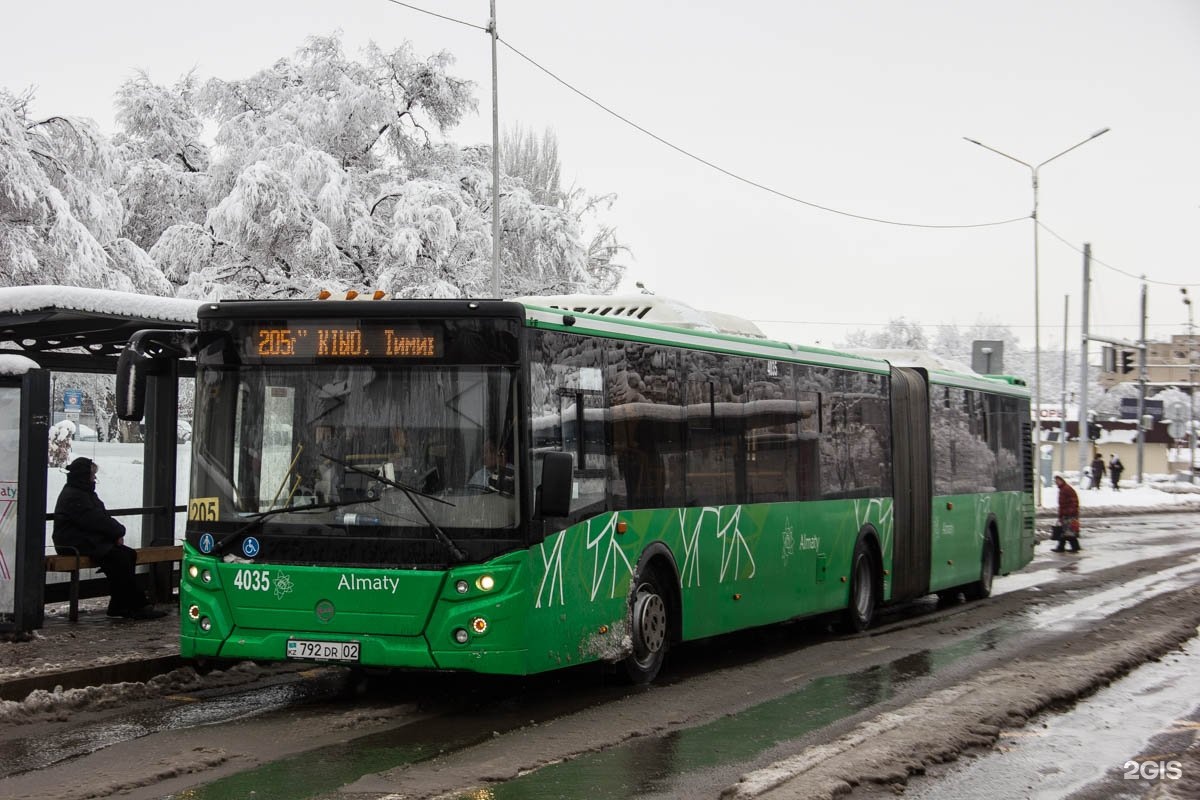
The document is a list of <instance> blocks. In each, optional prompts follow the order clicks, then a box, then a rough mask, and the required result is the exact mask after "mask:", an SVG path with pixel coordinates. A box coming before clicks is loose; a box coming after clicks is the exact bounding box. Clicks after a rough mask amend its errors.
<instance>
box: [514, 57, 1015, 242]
mask: <svg viewBox="0 0 1200 800" xmlns="http://www.w3.org/2000/svg"><path fill="white" fill-rule="evenodd" d="M497 39H498V40H499V41H500V43H501V44H503V45H504V46H505V47H507V48H508V49H509V50H511V51H512V52H513V53H515V54H517V55H518V56H520V57H521V58H523V59H525V60H526V61H528V62H529V63H530V64H532V65H533V66H534V67H536V68H538V69H539V70H541V71H542V72H544V73H546V75H548V76H550V77H551V78H552V79H553V80H555V81H557V82H558V83H560V84H562V85H563V86H565V87H566V88H568V89H570V90H571V91H572V92H574V93H575V94H577V95H579V96H580V97H582V98H583V99H584V100H587V101H588V102H589V103H591V104H592V105H594V106H596V107H597V108H599V109H600V110H602V111H604V112H605V113H606V114H609V115H611V116H613V117H615V118H616V119H619V120H620V121H621V122H624V123H625V124H626V125H629V126H630V127H632V128H634V129H636V130H638V131H640V132H642V133H644V134H645V135H647V136H649V137H650V138H651V139H654V140H655V141H657V142H659V143H660V144H663V145H666V146H667V147H669V148H671V149H672V150H674V151H675V152H677V153H679V154H680V155H683V156H686V157H688V158H690V159H692V160H693V161H698V162H699V163H701V164H703V165H704V166H706V167H708V168H710V169H714V170H716V171H717V172H720V173H721V174H722V175H725V176H727V177H730V178H733V179H734V180H736V181H740V182H741V183H744V184H746V185H748V186H753V187H754V188H756V189H761V190H762V191H764V192H769V193H770V194H773V195H775V196H776V197H781V198H783V199H784V200H790V201H791V202H793V203H799V204H801V205H805V206H808V207H810V208H817V209H820V210H821V211H828V212H829V213H831V214H838V215H840V216H843V217H851V218H852V219H861V220H865V221H867V222H878V223H881V224H883V225H898V226H901V227H905V228H939V229H944V228H988V227H993V226H996V225H1009V224H1011V223H1013V222H1020V221H1022V220H1025V219H1029V216H1030V215H1028V214H1027V215H1025V216H1021V217H1013V218H1012V219H1003V220H995V221H993V222H975V223H968V224H960V225H933V224H927V223H919V222H900V221H897V220H892V219H882V218H880V217H870V216H866V215H864V214H854V213H852V212H849V211H842V210H840V209H837V208H832V207H830V206H825V205H821V204H820V203H814V202H812V201H810V200H803V199H801V198H799V197H796V196H795V195H790V194H788V193H787V192H782V191H780V190H778V189H773V188H771V187H770V186H767V185H765V184H762V183H759V182H758V181H754V180H751V179H750V178H746V177H743V176H741V175H738V174H737V173H736V172H731V171H730V170H727V169H725V168H724V167H722V166H719V165H717V164H714V163H713V162H711V161H709V160H707V159H705V158H702V157H700V156H698V155H696V154H695V153H692V152H690V151H688V150H685V149H684V148H682V147H680V146H679V145H677V144H674V143H672V142H670V141H667V140H666V139H664V138H663V137H661V136H659V135H658V134H656V133H654V132H653V131H650V130H647V129H646V128H644V127H642V126H641V125H639V124H638V123H636V122H634V121H633V120H631V119H629V118H628V117H625V116H623V115H621V114H619V113H617V112H616V111H614V110H613V109H611V108H609V107H608V106H606V105H604V104H603V103H601V102H600V101H599V100H597V99H595V98H594V97H591V96H590V95H588V94H587V93H586V92H584V91H582V90H581V89H577V88H575V87H574V86H572V85H571V84H570V83H567V81H565V80H563V79H562V78H560V77H559V76H558V75H555V74H554V73H553V72H551V71H550V70H549V69H547V68H546V67H543V66H542V65H541V64H539V63H538V62H536V61H534V60H533V59H532V58H530V57H529V56H527V55H525V54H524V53H522V52H521V51H520V50H518V49H517V48H516V47H514V46H513V45H512V44H510V43H509V42H508V41H506V40H505V39H502V38H500V37H497Z"/></svg>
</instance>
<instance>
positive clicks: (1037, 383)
mask: <svg viewBox="0 0 1200 800" xmlns="http://www.w3.org/2000/svg"><path fill="white" fill-rule="evenodd" d="M1109 130H1111V129H1110V128H1101V129H1100V130H1098V131H1096V132H1095V133H1093V134H1092V135H1091V136H1089V137H1087V138H1086V139H1083V140H1082V141H1079V142H1076V143H1075V144H1073V145H1071V146H1070V147H1068V148H1067V149H1066V150H1063V151H1062V152H1060V153H1056V154H1055V155H1052V156H1050V157H1049V158H1047V159H1046V160H1045V161H1042V162H1040V163H1038V164H1030V163H1029V162H1027V161H1022V160H1021V159H1019V158H1016V157H1015V156H1010V155H1009V154H1008V153H1005V152H1003V151H1001V150H997V149H996V148H994V147H991V146H989V145H986V144H984V143H983V142H980V141H978V140H976V139H972V138H971V137H969V136H964V137H963V138H964V139H966V140H967V141H968V142H970V143H971V144H977V145H979V146H980V147H982V148H983V149H984V150H991V151H992V152H993V153H995V154H996V155H998V156H1004V157H1005V158H1007V159H1008V160H1009V161H1015V162H1017V163H1018V164H1020V165H1021V166H1023V167H1026V168H1028V170H1029V176H1030V178H1031V179H1032V183H1033V213H1032V214H1030V217H1029V218H1030V219H1031V220H1033V407H1034V409H1035V410H1034V417H1033V452H1034V458H1040V456H1039V455H1038V454H1039V452H1040V451H1039V448H1040V446H1041V440H1042V436H1041V413H1040V412H1041V404H1042V313H1041V302H1040V297H1039V293H1038V286H1039V285H1040V283H1041V276H1040V274H1039V273H1040V264H1039V263H1038V252H1039V248H1038V170H1040V169H1041V168H1042V167H1044V166H1046V165H1047V164H1049V163H1050V162H1051V161H1053V160H1055V159H1056V158H1059V157H1060V156H1065V155H1066V154H1067V153H1069V152H1071V151H1072V150H1074V149H1075V148H1077V147H1082V146H1083V145H1085V144H1087V143H1088V142H1090V141H1091V140H1092V139H1095V138H1097V137H1099V136H1103V135H1104V134H1106V133H1108V132H1109ZM1084 335H1085V336H1086V335H1087V331H1084ZM1066 424H1067V422H1066V420H1063V426H1064V428H1065V426H1066ZM1083 424H1084V421H1083V420H1082V419H1081V420H1079V425H1080V430H1081V431H1082V430H1083V427H1082V426H1083ZM1080 441H1082V437H1081V439H1080ZM1080 446H1081V447H1082V445H1080ZM1034 469H1035V470H1036V469H1037V467H1036V465H1035V467H1034ZM1034 486H1035V487H1036V488H1035V491H1034V494H1035V497H1036V502H1037V503H1038V504H1040V503H1041V497H1042V482H1041V481H1040V480H1037V481H1034Z"/></svg>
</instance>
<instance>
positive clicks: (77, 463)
mask: <svg viewBox="0 0 1200 800" xmlns="http://www.w3.org/2000/svg"><path fill="white" fill-rule="evenodd" d="M95 463H96V462H95V461H92V460H91V459H90V458H84V457H83V456H80V457H79V458H77V459H75V460H74V461H72V462H71V463H70V464H67V474H68V475H82V476H84V477H87V478H90V477H92V466H93V465H94V464H95Z"/></svg>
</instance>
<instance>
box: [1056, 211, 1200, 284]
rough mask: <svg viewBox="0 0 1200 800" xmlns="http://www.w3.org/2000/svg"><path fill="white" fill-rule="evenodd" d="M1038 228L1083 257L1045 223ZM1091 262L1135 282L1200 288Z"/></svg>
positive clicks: (1098, 260)
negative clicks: (1153, 278) (1157, 279)
mask: <svg viewBox="0 0 1200 800" xmlns="http://www.w3.org/2000/svg"><path fill="white" fill-rule="evenodd" d="M1037 226H1038V227H1039V228H1041V229H1042V230H1044V231H1045V232H1046V233H1048V234H1050V235H1051V236H1053V237H1054V238H1055V239H1058V240H1059V241H1060V242H1062V243H1063V244H1065V245H1066V246H1067V247H1069V248H1071V249H1072V250H1074V251H1075V252H1076V253H1079V254H1080V255H1083V248H1082V247H1080V246H1079V245H1077V244H1075V243H1074V242H1072V241H1070V240H1069V239H1067V238H1066V237H1065V236H1062V235H1061V234H1059V233H1056V232H1055V231H1054V230H1052V229H1051V228H1049V227H1047V226H1046V224H1045V223H1043V222H1042V221H1041V220H1040V219H1039V220H1038V221H1037ZM1091 260H1092V263H1093V264H1099V265H1100V266H1102V267H1105V268H1106V269H1111V270H1112V271H1113V272H1116V273H1117V274H1119V275H1124V276H1125V277H1126V278H1133V279H1134V280H1135V281H1142V282H1144V283H1153V284H1156V285H1158V286H1179V287H1191V286H1200V283H1175V282H1173V281H1156V280H1152V279H1151V278H1147V277H1146V276H1144V275H1134V274H1133V273H1132V272H1128V271H1126V270H1123V269H1121V268H1120V267H1114V266H1113V265H1112V264H1109V263H1107V262H1104V261H1101V260H1100V259H1098V258H1096V257H1095V256H1092V257H1091Z"/></svg>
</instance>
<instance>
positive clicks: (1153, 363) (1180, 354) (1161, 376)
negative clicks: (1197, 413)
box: [1096, 334, 1200, 393]
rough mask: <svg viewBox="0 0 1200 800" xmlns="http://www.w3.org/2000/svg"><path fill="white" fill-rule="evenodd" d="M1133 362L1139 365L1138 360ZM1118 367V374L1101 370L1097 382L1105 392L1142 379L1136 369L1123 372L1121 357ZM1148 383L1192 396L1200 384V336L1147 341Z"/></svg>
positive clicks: (1182, 336)
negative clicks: (1174, 388)
mask: <svg viewBox="0 0 1200 800" xmlns="http://www.w3.org/2000/svg"><path fill="white" fill-rule="evenodd" d="M1118 349H1120V348H1118ZM1133 363H1134V364H1135V365H1136V364H1137V359H1136V357H1135V358H1134V362H1133ZM1117 365H1118V366H1117V370H1118V371H1117V372H1106V371H1101V373H1100V375H1099V377H1098V378H1097V379H1096V380H1097V382H1098V383H1099V384H1100V385H1101V386H1102V387H1104V390H1105V391H1108V390H1109V389H1111V388H1112V387H1114V386H1116V385H1117V384H1118V383H1128V382H1130V381H1136V380H1137V379H1138V372H1137V369H1136V367H1135V369H1134V370H1133V371H1132V372H1126V373H1122V372H1120V371H1119V370H1120V366H1119V365H1120V359H1119V358H1118V359H1117ZM1189 372H1190V374H1189ZM1146 381H1147V384H1148V385H1149V386H1154V387H1167V386H1178V387H1179V388H1180V389H1182V390H1183V391H1185V392H1188V393H1190V392H1191V390H1192V387H1194V386H1195V385H1196V384H1197V382H1200V334H1196V335H1194V336H1191V337H1189V336H1188V335H1186V334H1179V335H1175V336H1172V337H1171V341H1169V342H1146Z"/></svg>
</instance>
